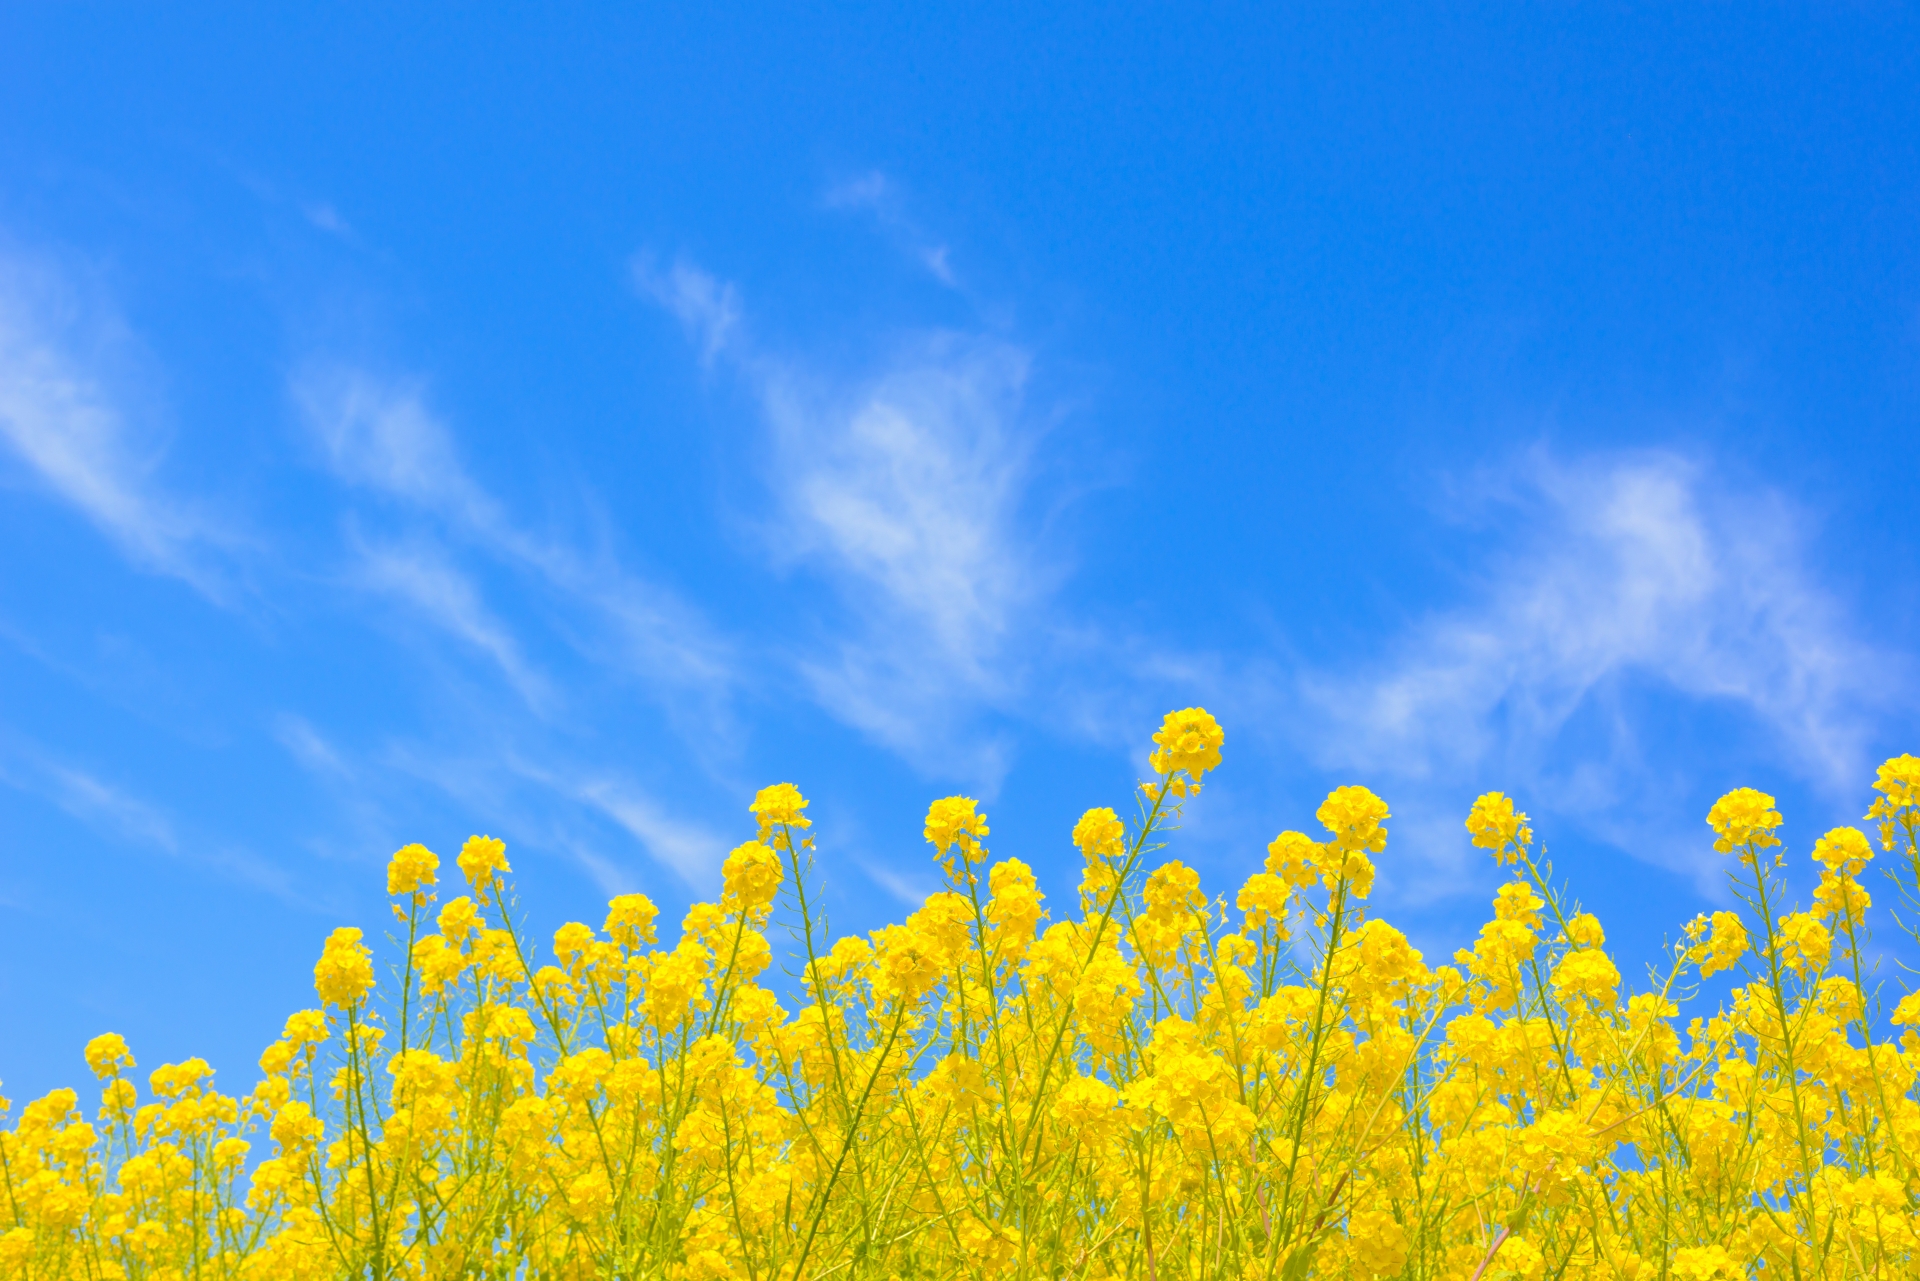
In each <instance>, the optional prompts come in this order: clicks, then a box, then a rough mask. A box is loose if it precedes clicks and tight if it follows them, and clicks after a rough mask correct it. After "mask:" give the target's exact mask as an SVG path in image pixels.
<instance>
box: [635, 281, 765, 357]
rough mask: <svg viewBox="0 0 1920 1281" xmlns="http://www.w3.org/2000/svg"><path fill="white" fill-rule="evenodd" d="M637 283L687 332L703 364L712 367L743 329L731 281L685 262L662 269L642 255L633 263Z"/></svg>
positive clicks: (735, 293) (736, 292) (738, 304)
mask: <svg viewBox="0 0 1920 1281" xmlns="http://www.w3.org/2000/svg"><path fill="white" fill-rule="evenodd" d="M633 279H634V283H635V284H636V285H637V286H639V288H640V291H641V292H642V293H644V294H646V295H648V296H649V297H651V298H652V299H653V300H654V301H655V302H657V303H659V304H660V306H662V307H664V308H665V309H666V310H667V311H668V312H669V313H670V314H671V315H672V316H673V317H674V319H676V320H678V321H679V322H680V324H681V326H682V327H683V328H685V329H686V331H687V336H688V337H689V338H690V339H692V341H693V344H694V346H695V347H696V348H698V349H699V351H700V359H701V363H703V364H708V365H710V364H712V363H713V361H714V359H715V357H717V356H719V355H720V353H721V352H722V351H724V350H725V349H726V347H727V344H728V343H729V342H730V341H733V340H735V339H737V337H738V331H739V327H740V295H739V292H738V291H737V290H736V289H735V288H734V287H733V285H732V284H731V283H730V282H728V281H723V280H720V279H719V278H717V277H715V276H712V275H709V274H708V273H706V272H704V271H702V270H700V268H698V267H696V266H694V265H693V264H692V263H690V262H687V261H686V260H685V259H677V260H675V262H674V264H673V265H672V266H671V267H668V268H666V269H665V270H661V269H660V268H658V267H656V266H655V265H654V263H653V261H652V259H650V258H647V257H645V256H642V257H640V258H636V259H635V260H634V264H633Z"/></svg>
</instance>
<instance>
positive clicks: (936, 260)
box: [822, 169, 960, 289]
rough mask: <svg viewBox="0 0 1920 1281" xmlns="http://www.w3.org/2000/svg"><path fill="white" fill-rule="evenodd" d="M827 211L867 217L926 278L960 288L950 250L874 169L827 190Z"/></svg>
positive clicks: (892, 183)
mask: <svg viewBox="0 0 1920 1281" xmlns="http://www.w3.org/2000/svg"><path fill="white" fill-rule="evenodd" d="M822 203H823V204H825V205H826V207H827V208H829V209H840V210H851V211H857V212H862V213H866V214H868V215H870V216H871V217H872V218H873V220H874V222H875V223H877V224H878V225H879V227H880V229H881V230H882V231H883V232H885V233H886V234H887V235H888V236H889V237H890V238H891V239H892V240H893V241H894V242H895V243H896V244H897V245H898V246H899V247H900V248H902V249H903V250H905V252H906V253H907V254H908V255H909V256H911V257H912V258H914V259H915V260H916V261H917V262H919V264H920V265H921V266H922V267H924V268H925V269H926V271H927V274H929V275H931V276H932V277H933V278H934V279H935V280H938V281H939V282H940V283H941V284H943V285H945V286H947V288H949V289H958V288H960V279H959V277H958V276H957V275H956V274H955V273H954V270H953V254H952V250H951V249H950V247H949V246H947V245H944V244H941V243H939V242H938V241H937V240H935V239H934V238H933V237H931V236H929V235H928V234H927V231H926V229H925V228H924V227H922V226H921V225H920V224H919V222H918V221H916V220H915V219H914V218H913V217H912V216H911V215H910V214H909V213H908V211H907V196H906V193H905V192H903V191H902V190H901V188H900V184H899V183H897V182H895V181H894V180H893V179H891V178H889V177H887V175H886V174H884V173H881V172H880V171H879V170H877V169H873V170H869V171H867V172H866V173H863V174H859V175H857V176H856V177H853V178H849V179H847V180H845V181H844V182H838V183H834V184H833V185H832V186H830V187H828V188H827V192H826V196H825V198H824V200H823V201H822Z"/></svg>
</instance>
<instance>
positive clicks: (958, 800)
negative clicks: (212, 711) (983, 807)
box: [927, 796, 987, 862]
mask: <svg viewBox="0 0 1920 1281" xmlns="http://www.w3.org/2000/svg"><path fill="white" fill-rule="evenodd" d="M986 835H987V816H986V815H985V814H982V813H980V809H979V806H978V805H977V804H976V803H975V802H974V801H973V799H972V798H970V797H966V796H949V797H946V798H944V799H942V800H938V801H935V802H934V803H933V804H932V805H930V806H928V807H927V841H928V842H929V843H930V844H931V845H932V846H933V848H934V849H936V850H938V851H940V853H941V854H946V853H948V852H949V851H951V850H952V849H953V848H954V847H955V846H958V847H959V849H960V854H961V857H962V858H965V859H966V860H967V861H968V862H974V861H976V860H978V859H979V858H980V857H981V855H982V854H984V853H985V850H984V848H983V847H982V846H981V844H980V840H981V838H983V837H985V836H986Z"/></svg>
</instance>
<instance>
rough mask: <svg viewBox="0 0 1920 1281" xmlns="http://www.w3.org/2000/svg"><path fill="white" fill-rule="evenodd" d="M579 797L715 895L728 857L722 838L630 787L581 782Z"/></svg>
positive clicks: (601, 780)
mask: <svg viewBox="0 0 1920 1281" xmlns="http://www.w3.org/2000/svg"><path fill="white" fill-rule="evenodd" d="M572 792H573V795H574V796H576V797H577V798H578V799H580V800H581V801H584V802H586V803H587V804H588V805H591V806H593V807H594V808H595V809H597V810H598V811H600V812H601V813H602V814H605V815H606V816H607V817H608V818H610V819H612V820H613V821H614V822H615V823H617V824H619V825H620V827H621V828H622V829H624V830H625V831H626V833H627V834H628V835H629V836H631V837H633V839H634V840H636V841H638V842H639V843H640V845H641V847H642V848H643V849H645V850H646V851H647V853H648V854H649V855H651V856H652V857H653V858H654V859H655V860H657V861H658V862H660V863H663V864H665V865H666V866H667V867H670V868H672V869H673V871H674V872H675V873H676V874H677V875H678V876H679V877H680V879H681V880H683V881H685V882H686V883H687V885H688V886H689V887H690V888H692V889H694V890H697V891H699V892H702V893H711V892H712V890H713V888H714V885H715V882H716V880H717V878H718V876H719V872H720V862H721V860H722V859H723V858H724V857H725V855H726V845H725V843H724V842H723V841H722V840H721V838H720V837H718V836H716V835H715V834H714V833H712V832H710V831H708V830H707V829H706V828H704V827H702V826H700V825H699V824H698V823H693V822H689V821H687V820H685V819H681V818H676V817H674V816H673V815H671V814H669V813H668V812H667V811H666V810H665V808H664V807H663V806H662V805H661V804H660V803H659V802H658V801H656V800H654V799H653V798H652V797H650V796H648V795H647V794H646V793H644V792H642V791H641V790H640V789H639V788H637V787H635V786H633V785H632V784H630V783H623V782H620V781H618V780H616V779H612V778H606V777H598V778H592V779H588V780H586V781H585V782H581V783H578V784H575V785H574V787H573V788H572Z"/></svg>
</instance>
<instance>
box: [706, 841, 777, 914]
mask: <svg viewBox="0 0 1920 1281" xmlns="http://www.w3.org/2000/svg"><path fill="white" fill-rule="evenodd" d="M720 875H721V877H722V878H723V880H724V884H725V888H724V889H723V890H722V891H721V894H720V905H721V906H722V907H725V908H727V909H729V910H731V911H745V912H750V913H751V912H758V911H760V910H761V909H762V908H765V907H767V906H769V905H770V904H771V903H772V902H773V899H774V896H775V895H776V894H778V893H779V892H780V856H779V855H778V854H777V853H775V852H774V849H773V847H772V846H770V845H767V844H765V843H764V842H761V841H748V842H747V843H746V844H744V845H740V846H737V847H735V849H734V851H733V853H731V854H729V855H727V861H726V862H725V863H724V864H722V865H721V868H720Z"/></svg>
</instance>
